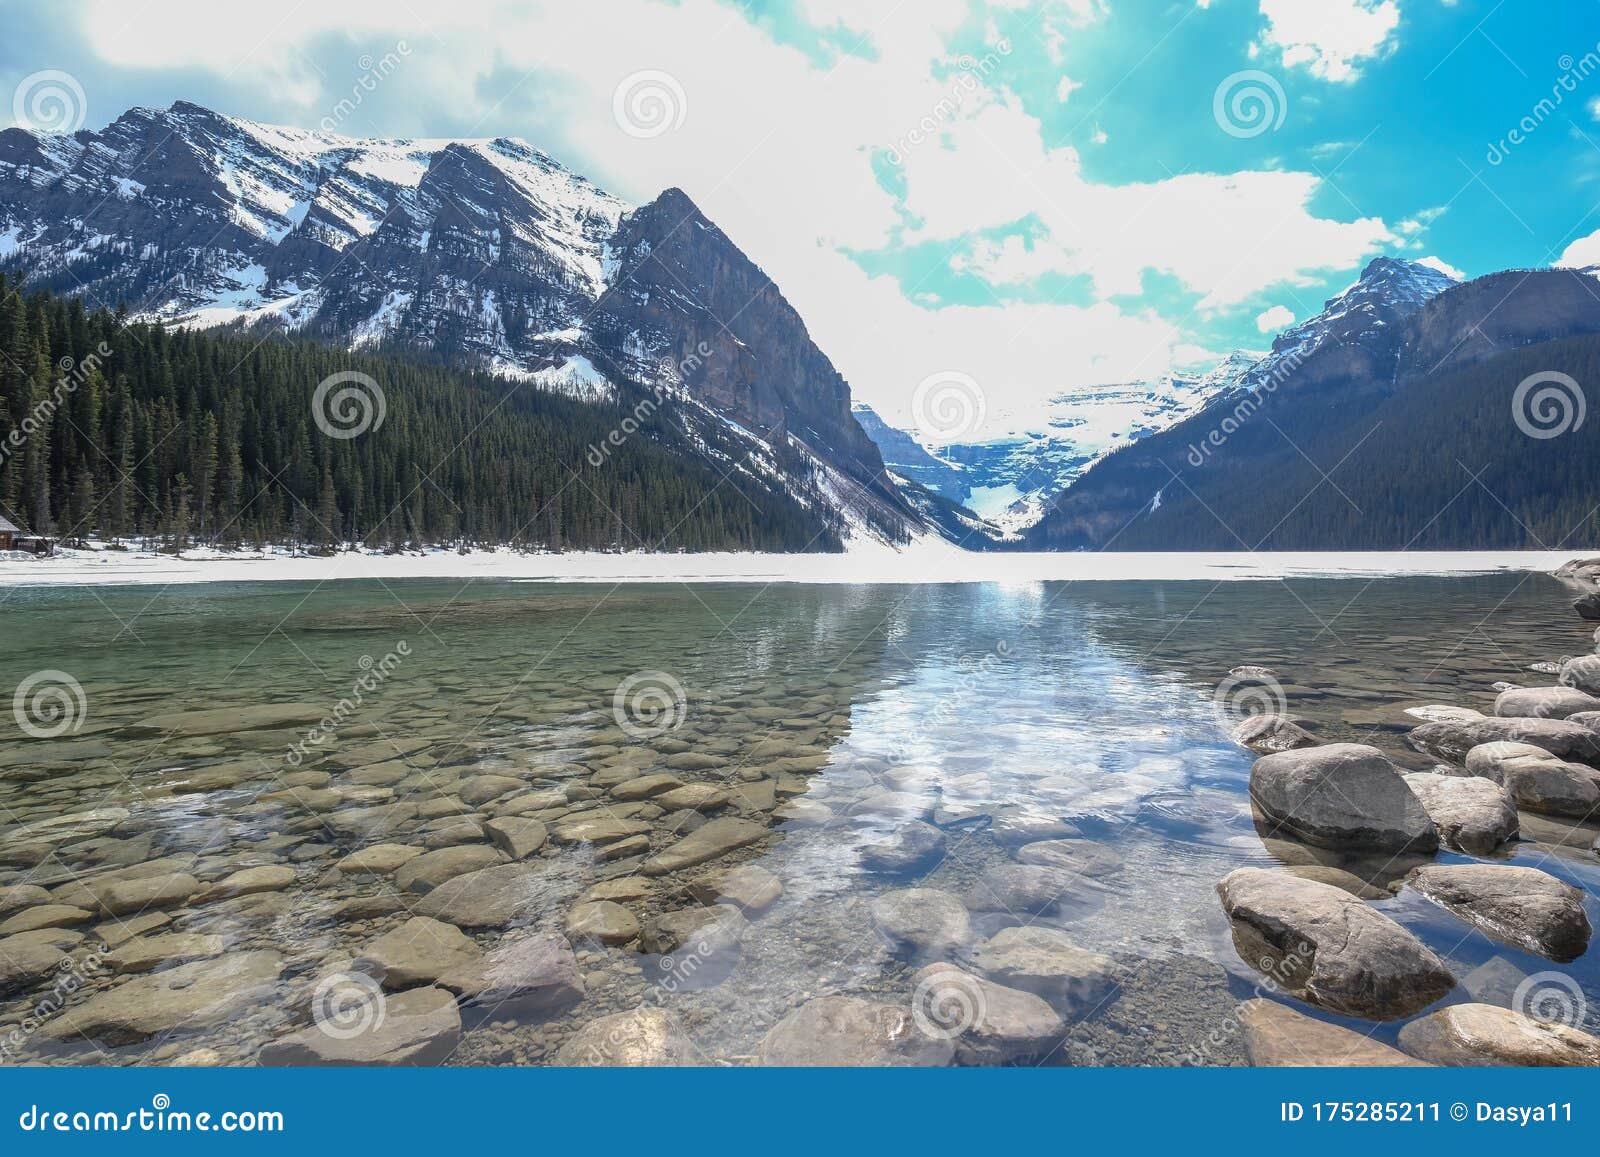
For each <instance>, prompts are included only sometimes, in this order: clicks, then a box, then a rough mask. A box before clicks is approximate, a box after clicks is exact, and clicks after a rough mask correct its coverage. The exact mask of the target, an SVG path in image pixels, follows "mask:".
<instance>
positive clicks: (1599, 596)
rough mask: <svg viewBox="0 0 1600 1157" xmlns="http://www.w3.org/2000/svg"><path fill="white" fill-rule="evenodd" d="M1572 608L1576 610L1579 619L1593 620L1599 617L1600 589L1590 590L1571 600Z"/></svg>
mask: <svg viewBox="0 0 1600 1157" xmlns="http://www.w3.org/2000/svg"><path fill="white" fill-rule="evenodd" d="M1572 609H1573V610H1575V611H1577V612H1578V617H1579V618H1580V619H1588V620H1589V621H1591V622H1593V621H1595V620H1597V619H1600V591H1590V592H1589V593H1588V594H1586V595H1584V596H1583V597H1581V598H1577V599H1574V600H1573V601H1572Z"/></svg>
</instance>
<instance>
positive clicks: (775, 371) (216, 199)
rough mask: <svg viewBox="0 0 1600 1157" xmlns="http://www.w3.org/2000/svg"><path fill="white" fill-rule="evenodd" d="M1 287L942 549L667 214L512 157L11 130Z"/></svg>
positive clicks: (698, 232) (259, 138)
mask: <svg viewBox="0 0 1600 1157" xmlns="http://www.w3.org/2000/svg"><path fill="white" fill-rule="evenodd" d="M0 271H7V272H11V273H21V274H23V275H25V276H26V278H27V280H28V284H30V285H32V286H36V287H41V288H46V289H51V290H55V291H58V292H63V293H72V294H78V295H81V296H83V297H84V298H85V299H86V301H87V302H88V303H89V304H91V305H102V306H105V307H108V308H109V307H112V306H116V305H118V304H121V303H126V304H127V306H128V308H129V309H130V310H131V311H132V312H133V314H134V315H135V316H136V317H139V318H145V319H151V320H160V321H166V322H172V323H178V324H186V325H199V326H219V325H234V326H238V327H250V328H253V329H259V330H263V331H268V332H271V331H281V332H283V333H286V334H292V335H296V336H301V337H306V338H312V339H317V340H321V341H326V342H332V343H336V344H342V345H346V346H350V347H354V348H370V349H374V350H378V351H383V352H407V353H411V354H413V355H420V356H423V357H426V358H429V359H435V360H439V361H441V362H444V363H446V364H451V365H458V366H462V367H465V368H472V369H482V370H488V371H490V372H492V373H495V374H498V375H500V376H503V377H506V378H510V379H518V380H523V381H526V382H530V383H532V384H534V385H537V386H539V387H541V388H544V389H549V390H554V391H557V392H563V393H568V394H571V395H573V396H575V397H578V398H589V399H597V400H608V401H613V402H614V401H619V400H620V401H623V402H625V403H627V404H629V405H630V406H632V405H636V404H643V405H644V406H645V407H646V409H647V410H648V411H649V413H650V414H651V415H652V417H653V416H654V414H655V412H656V411H658V410H665V411H667V412H669V413H670V415H671V420H672V421H674V422H675V423H676V424H678V425H680V426H681V427H683V428H684V430H685V432H686V433H687V437H685V438H684V439H681V440H680V444H682V445H696V444H699V445H701V446H702V448H703V453H704V457H705V458H706V459H707V461H709V462H710V464H711V465H712V466H713V467H714V468H715V469H716V470H717V472H718V474H723V475H725V474H728V473H730V472H734V473H737V474H739V475H740V476H742V477H747V478H749V479H751V480H752V481H754V482H756V483H758V484H760V485H763V486H774V485H775V486H777V487H779V488H781V489H783V490H785V491H786V492H787V493H788V494H789V495H790V497H791V500H792V501H794V502H797V503H799V504H801V505H803V506H805V507H806V508H807V509H809V510H811V511H812V512H813V514H814V515H815V516H816V517H817V518H818V519H819V521H820V522H821V523H822V524H825V525H826V526H827V527H828V528H829V530H830V531H831V532H835V533H837V534H838V536H839V537H840V538H842V539H843V540H845V541H850V540H853V539H862V538H866V539H878V540H881V541H887V542H900V541H904V540H906V539H907V538H909V537H914V536H916V535H919V534H934V533H947V532H949V527H948V526H946V525H944V522H943V521H942V520H940V519H934V518H930V517H929V516H928V514H927V513H926V508H927V507H928V506H929V503H927V502H926V501H925V500H924V499H923V498H922V497H921V496H919V495H917V494H916V493H915V492H914V491H913V492H912V493H911V494H908V493H907V492H906V488H905V487H904V486H901V485H898V484H897V483H896V482H895V481H894V480H893V479H891V478H890V476H889V475H888V473H887V472H886V471H885V469H884V465H883V460H882V458H881V456H880V455H879V452H878V448H877V446H876V445H875V444H874V443H873V442H872V440H871V439H870V438H868V437H867V436H866V434H865V433H864V432H863V431H862V429H861V427H860V425H859V424H858V423H857V422H856V421H855V419H854V417H852V415H851V411H850V389H849V386H848V385H847V383H846V382H845V380H844V379H843V378H842V377H841V376H840V375H839V373H838V371H837V370H835V369H834V367H833V365H832V363H831V362H829V360H828V358H827V357H826V355H824V354H823V353H822V351H821V350H819V349H818V348H817V347H816V345H815V344H814V343H813V342H812V341H811V339H810V337H809V336H808V334H807V333H806V328H805V325H804V323H803V322H802V320H801V319H800V317H799V315H798V314H797V313H796V312H795V311H794V309H793V308H792V307H791V306H790V305H789V303H788V302H787V301H785V300H784V298H783V295H782V294H781V292H780V291H779V290H778V288H777V287H776V286H775V285H774V284H773V283H772V281H771V280H770V279H768V278H767V277H766V275H765V274H763V273H762V272H761V270H760V269H758V268H757V267H756V266H755V265H754V264H753V263H752V262H751V261H750V260H749V259H748V258H746V257H745V256H744V254H743V253H741V252H740V251H739V249H738V247H737V246H736V245H734V243H733V242H732V241H731V240H730V239H729V238H728V237H727V236H726V235H725V234H723V233H722V231H721V230H719V229H718V228H717V227H716V226H715V225H714V224H712V223H711V222H710V221H709V220H707V219H706V217H705V216H704V215H703V214H702V213H701V212H700V211H699V209H698V208H697V207H696V206H695V205H694V203H693V202H692V201H691V200H690V199H689V198H688V196H686V195H685V194H684V193H683V192H681V191H680V190H677V189H669V190H667V191H666V192H664V193H662V194H661V195H660V196H659V197H657V198H656V199H655V200H654V201H652V202H650V203H649V204H647V205H643V206H639V207H633V206H629V205H627V204H625V203H624V202H622V201H620V200H618V199H617V198H615V197H613V196H611V195H610V194H608V193H606V192H604V191H602V190H601V189H598V188H596V187H595V186H594V185H593V184H591V183H590V182H589V181H587V180H585V179H584V178H583V177H581V176H578V175H576V174H574V173H571V172H569V171H568V170H566V169H565V168H563V167H562V166H561V165H560V164H558V163H557V162H556V161H554V160H553V159H552V158H550V157H548V156H546V155H545V154H544V153H542V152H540V151H539V150H538V149H536V148H534V147H532V146H531V145H528V144H526V143H524V142H521V141H517V140H512V139H509V138H497V139H493V140H461V141H446V140H440V141H414V140H386V141H385V140H356V139H352V138H348V137H340V136H334V135H331V134H327V133H319V132H306V131H302V130H298V129H289V128H277V127H273V126H268V125H261V124H256V123H253V122H250V121H246V120H240V119H238V118H235V117H229V116H224V115H221V114H219V113H216V112H212V111H211V110H209V109H205V108H202V107H200V106H198V105H193V104H188V103H183V102H180V103H177V104H174V105H173V106H172V107H171V108H167V109H143V108H138V109H133V110H131V111H129V112H127V113H125V114H124V115H122V116H121V117H119V118H117V120H115V121H114V122H113V123H112V124H110V125H109V126H107V128H106V129H105V130H104V131H103V132H98V133H96V132H88V131H80V132H78V133H75V134H73V135H72V136H70V137H69V136H59V135H45V134H36V133H32V132H29V131H25V130H23V129H20V128H12V129H6V130H4V131H3V132H0ZM697 429H698V430H699V434H698V435H697V434H696V433H695V431H696V430H697ZM933 505H938V504H933Z"/></svg>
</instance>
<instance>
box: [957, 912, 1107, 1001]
mask: <svg viewBox="0 0 1600 1157" xmlns="http://www.w3.org/2000/svg"><path fill="white" fill-rule="evenodd" d="M972 963H973V966H974V967H975V968H977V970H978V971H979V972H981V973H982V974H983V975H984V976H985V977H986V978H988V979H989V980H992V981H994V982H995V983H997V984H1002V985H1005V986H1006V987H1007V988H1017V989H1021V990H1022V991H1024V992H1031V993H1033V994H1034V995H1035V996H1038V997H1041V998H1042V999H1044V1000H1046V1001H1049V1002H1050V1004H1051V1005H1052V1006H1053V1007H1054V1008H1056V1009H1057V1010H1059V1011H1060V1012H1061V1014H1062V1015H1063V1016H1067V1017H1076V1016H1082V1015H1085V1014H1088V1013H1090V1012H1093V1011H1094V1010H1095V1009H1097V1008H1099V1007H1100V1005H1101V1004H1102V1003H1103V1002H1105V1001H1106V1000H1108V999H1110V997H1111V995H1112V994H1113V991H1114V990H1115V987H1116V971H1117V965H1116V962H1115V961H1114V960H1112V959H1111V958H1110V957H1108V956H1101V955H1100V954H1099V953H1098V952H1088V951H1086V950H1084V949H1082V948H1080V947H1078V945H1077V944H1075V943H1074V942H1073V941H1072V939H1071V937H1069V936H1068V935H1067V934H1066V933H1065V932H1060V931H1057V930H1056V929H1054V928H1044V927H1040V926H1038V925H1034V926H1031V927H1026V928H1002V929H1001V930H1000V931H999V932H996V933H995V934H994V935H993V936H991V937H990V938H989V939H988V940H986V941H984V942H983V943H982V944H980V945H978V947H977V949H976V950H975V951H974V952H973V954H972Z"/></svg>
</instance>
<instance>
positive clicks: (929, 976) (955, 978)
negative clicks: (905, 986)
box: [911, 963, 1067, 1065]
mask: <svg viewBox="0 0 1600 1157" xmlns="http://www.w3.org/2000/svg"><path fill="white" fill-rule="evenodd" d="M912 983H913V984H914V985H915V989H914V991H913V992H912V996H911V1002H912V1007H913V1009H914V1010H916V1012H920V1013H921V1014H922V1024H921V1026H920V1027H922V1028H923V1029H924V1031H931V1032H932V1033H934V1034H935V1035H938V1036H945V1037H948V1038H950V1039H951V1040H953V1041H954V1042H955V1046H956V1063H957V1064H961V1065H1010V1064H1019V1063H1022V1062H1024V1061H1033V1060H1037V1059H1039V1058H1041V1057H1043V1056H1045V1055H1047V1054H1048V1053H1050V1052H1051V1051H1053V1050H1054V1049H1055V1047H1056V1045H1057V1044H1059V1043H1060V1041H1061V1038H1062V1037H1063V1036H1065V1035H1066V1031H1067V1028H1066V1025H1065V1024H1064V1023H1063V1022H1062V1020H1061V1018H1060V1017H1059V1016H1057V1015H1056V1012H1055V1010H1054V1009H1053V1008H1051V1007H1050V1005H1049V1004H1047V1003H1046V1002H1045V1001H1044V1000H1043V999H1041V998H1040V997H1038V996H1035V995H1034V994H1033V993H1031V992H1023V991H1022V990H1020V989H1016V988H1007V987H1005V986H1004V985H1001V984H996V983H994V982H993V981H991V980H984V979H983V978H982V977H979V976H973V975H972V974H971V973H969V972H964V971H962V970H961V969H960V968H957V967H956V966H955V965H953V964H947V963H936V964H930V965H928V966H927V967H926V968H923V969H921V970H920V971H918V972H917V974H916V975H915V976H913V977H912ZM913 1019H915V1014H913Z"/></svg>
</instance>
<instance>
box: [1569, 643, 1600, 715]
mask: <svg viewBox="0 0 1600 1157" xmlns="http://www.w3.org/2000/svg"><path fill="white" fill-rule="evenodd" d="M1560 678H1561V682H1562V684H1563V685H1564V686H1567V687H1571V688H1572V689H1574V690H1576V691H1581V692H1587V693H1588V694H1590V695H1600V655H1578V656H1576V657H1574V658H1571V659H1568V660H1567V661H1566V662H1565V663H1563V664H1561V676H1560ZM1597 709H1600V706H1597V707H1590V708H1585V710H1589V711H1593V710H1597Z"/></svg>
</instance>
